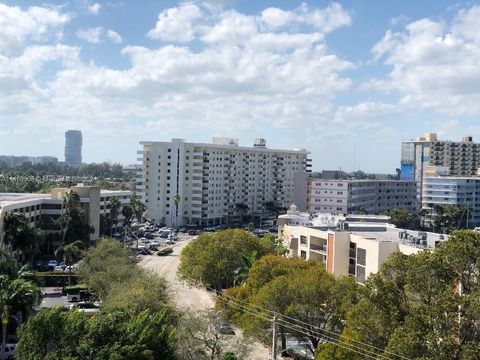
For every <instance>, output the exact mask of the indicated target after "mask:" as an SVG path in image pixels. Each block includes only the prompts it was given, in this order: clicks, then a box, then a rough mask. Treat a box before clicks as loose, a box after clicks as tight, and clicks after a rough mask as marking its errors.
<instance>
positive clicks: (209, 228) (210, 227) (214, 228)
mask: <svg viewBox="0 0 480 360" xmlns="http://www.w3.org/2000/svg"><path fill="white" fill-rule="evenodd" d="M215 230H217V228H216V227H215V226H207V227H206V228H204V229H203V231H206V232H214V231H215Z"/></svg>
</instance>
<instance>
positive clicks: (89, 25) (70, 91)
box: [0, 0, 480, 173]
mask: <svg viewBox="0 0 480 360" xmlns="http://www.w3.org/2000/svg"><path fill="white" fill-rule="evenodd" d="M479 15H480V6H479V5H478V2H457V3H455V4H453V5H452V4H450V2H448V1H436V2H434V3H433V2H429V3H428V4H427V3H421V4H416V3H414V2H413V1H408V2H402V4H382V2H381V1H371V2H369V3H368V4H361V5H359V4H358V2H356V1H353V0H352V1H340V2H318V1H311V2H304V3H302V2H300V1H288V2H279V1H276V2H275V1H265V2H262V4H261V5H259V4H250V3H246V2H242V1H210V2H199V1H195V2H173V1H166V2H162V3H161V4H159V3H157V2H153V1H148V2H142V7H137V6H135V2H133V1H124V2H121V3H109V2H99V3H95V2H88V1H70V2H67V3H63V2H62V3H60V2H56V3H53V4H52V3H50V5H45V4H44V3H43V2H40V1H28V2H27V1H4V2H0V28H5V29H7V31H5V32H3V33H2V34H0V65H1V66H0V94H1V98H0V109H1V113H2V116H1V123H2V128H1V130H0V132H1V134H2V135H3V136H2V138H3V140H2V143H1V145H0V153H2V154H6V155H29V156H37V155H52V156H57V157H58V158H59V159H63V146H64V142H63V134H64V132H65V131H66V130H68V129H79V130H81V131H82V133H83V135H84V151H83V156H84V159H85V162H102V161H111V162H120V163H124V164H133V163H136V158H137V155H136V151H137V150H139V148H140V146H139V142H140V141H150V140H152V141H169V140H170V139H171V138H177V137H180V138H184V139H186V140H187V141H190V142H206V143H209V142H210V141H211V138H212V137H213V136H225V137H234V138H239V140H240V144H241V145H243V146H251V145H252V144H253V139H254V138H265V139H266V140H267V146H268V147H271V148H286V149H290V148H306V149H307V150H308V151H310V152H311V157H312V159H313V161H312V163H313V170H321V169H327V168H331V169H338V168H342V169H344V170H347V171H349V170H357V169H361V170H365V171H369V172H387V173H393V172H394V171H395V168H397V167H399V165H400V146H401V144H400V143H401V141H402V140H405V139H412V138H415V137H417V136H420V135H423V133H425V132H436V133H438V134H439V138H440V139H451V140H460V138H461V137H462V136H463V135H472V136H473V138H474V141H478V139H477V136H476V135H477V134H478V133H479V130H480V126H479V125H477V124H476V122H478V121H476V119H477V117H478V115H479V114H480V107H479V106H478V104H479V103H480V102H479V101H478V100H480V96H479V93H480V82H479V81H478V80H479V79H480V67H478V66H477V64H478V63H479V62H480V35H479V34H478V32H477V31H476V27H475V21H476V19H478V16H479ZM232 25H234V26H232ZM18 144H22V145H21V148H20V147H19V146H18ZM354 148H355V153H356V154H355V156H354ZM372 154H375V160H377V161H376V162H373V161H372V157H373V156H372ZM354 158H355V159H356V161H355V163H354Z"/></svg>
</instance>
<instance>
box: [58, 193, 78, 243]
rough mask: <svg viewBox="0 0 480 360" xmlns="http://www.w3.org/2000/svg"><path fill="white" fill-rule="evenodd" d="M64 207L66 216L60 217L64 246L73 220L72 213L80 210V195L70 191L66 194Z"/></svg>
mask: <svg viewBox="0 0 480 360" xmlns="http://www.w3.org/2000/svg"><path fill="white" fill-rule="evenodd" d="M63 206H64V209H65V214H63V215H62V216H61V217H60V226H61V227H62V232H63V235H62V242H61V245H62V246H63V243H64V242H65V236H66V235H67V232H68V230H69V229H68V227H69V225H70V221H71V218H72V212H75V211H74V210H78V209H79V207H80V195H78V193H77V192H75V191H69V192H67V193H65V196H64V197H63Z"/></svg>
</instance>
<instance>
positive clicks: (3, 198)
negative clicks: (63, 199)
mask: <svg viewBox="0 0 480 360" xmlns="http://www.w3.org/2000/svg"><path fill="white" fill-rule="evenodd" d="M38 199H51V197H50V194H31V193H0V206H5V205H10V204H15V203H19V202H23V201H30V200H38Z"/></svg>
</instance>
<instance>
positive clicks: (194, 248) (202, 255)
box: [178, 229, 270, 289]
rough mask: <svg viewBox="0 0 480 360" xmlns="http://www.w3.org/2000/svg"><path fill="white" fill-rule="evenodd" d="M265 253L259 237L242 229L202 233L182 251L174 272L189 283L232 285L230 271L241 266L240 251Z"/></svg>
mask: <svg viewBox="0 0 480 360" xmlns="http://www.w3.org/2000/svg"><path fill="white" fill-rule="evenodd" d="M253 251H256V252H257V253H258V255H259V256H262V255H264V254H265V253H268V252H269V251H270V250H269V249H265V248H264V246H263V244H262V243H261V241H260V239H259V238H258V237H256V236H254V235H251V234H249V233H247V232H245V231H243V230H239V229H228V230H223V231H217V232H215V233H211V234H207V233H205V234H202V235H200V236H199V237H198V238H196V239H195V240H193V241H192V242H190V243H189V244H188V245H187V246H186V247H185V248H184V249H183V251H182V254H181V257H180V266H179V268H178V272H179V274H180V276H181V277H182V278H183V279H184V280H186V281H188V282H190V283H203V284H204V285H206V286H210V287H213V288H215V289H222V288H228V287H230V286H232V285H233V283H234V279H235V275H234V271H235V270H236V269H237V268H239V267H241V266H242V265H243V260H242V254H251V253H252V252H253Z"/></svg>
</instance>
